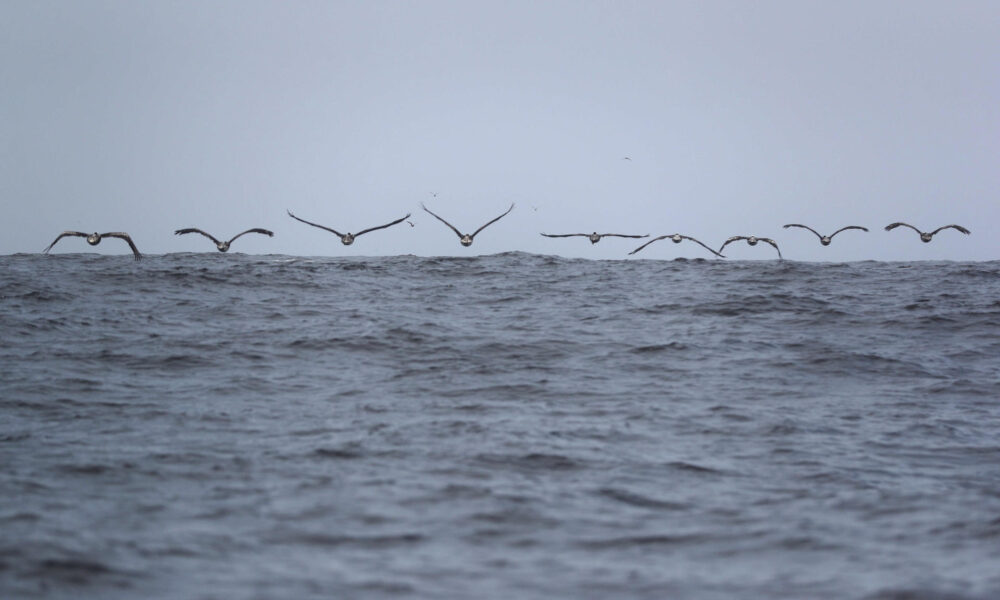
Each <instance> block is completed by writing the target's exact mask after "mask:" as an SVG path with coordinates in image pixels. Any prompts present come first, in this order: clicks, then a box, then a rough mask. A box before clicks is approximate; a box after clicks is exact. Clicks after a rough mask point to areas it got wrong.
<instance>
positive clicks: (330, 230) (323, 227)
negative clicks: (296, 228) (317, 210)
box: [285, 208, 344, 237]
mask: <svg viewBox="0 0 1000 600" xmlns="http://www.w3.org/2000/svg"><path fill="white" fill-rule="evenodd" d="M285 210H286V211H287V212H288V216H289V217H291V218H293V219H295V220H296V221H301V222H303V223H305V224H306V225H312V226H313V227H319V228H320V229H325V230H327V231H329V232H330V233H332V234H334V235H337V236H340V237H344V234H342V233H340V232H339V231H337V230H336V229H330V228H329V227H325V226H323V225H319V224H317V223H312V222H310V221H306V220H305V219H300V218H298V217H296V216H295V215H293V214H292V211H290V210H288V209H287V208H286V209H285Z"/></svg>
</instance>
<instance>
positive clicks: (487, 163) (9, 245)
mask: <svg viewBox="0 0 1000 600" xmlns="http://www.w3.org/2000/svg"><path fill="white" fill-rule="evenodd" d="M998 32H1000V2H996V1H994V0H990V1H983V2H946V1H938V2H919V1H900V2H875V1H869V0H865V1H861V2H809V1H799V0H796V1H792V2H694V1H691V2H665V1H649V2H610V1H605V2H582V1H579V0H573V1H547V2H537V1H528V2H510V1H504V2H468V1H456V2H436V1H419V2H412V1H407V2H375V1H363V2H334V1H319V2H277V1H275V2H248V1H244V0H240V1H233V2H213V1H200V0H199V1H192V2H184V1H172V2H167V1H162V2H133V1H131V0H129V1H119V2H97V1H82V2H73V1H66V0H60V1H58V2H45V1H40V0H26V1H19V0H5V1H3V2H0V81H2V88H0V202H2V203H3V215H4V217H3V220H4V222H5V225H6V226H5V227H4V235H3V236H2V237H0V253H2V254H8V253H15V252H38V251H40V250H42V249H43V248H44V247H45V246H46V245H48V243H49V242H51V241H52V239H54V238H55V236H56V235H57V234H58V233H60V232H61V231H63V230H67V229H73V230H81V231H87V232H89V231H95V230H96V231H102V232H103V231H119V230H124V231H128V232H130V233H131V234H132V237H133V239H134V240H135V242H136V244H137V245H138V246H139V249H140V250H142V251H143V252H145V253H150V254H157V253H166V252H179V251H209V250H212V251H214V248H213V247H212V246H211V244H210V242H208V240H205V239H204V238H201V237H193V236H184V237H177V236H174V235H173V230H174V229H178V228H182V227H200V228H202V229H205V230H207V231H209V232H210V233H213V234H215V235H216V236H217V237H225V238H228V237H230V236H232V235H234V234H236V233H238V232H240V231H243V230H244V229H247V228H250V227H266V228H269V229H272V230H273V231H274V232H275V237H274V238H266V237H263V236H249V235H248V236H245V237H243V238H240V239H239V240H237V241H236V242H235V243H234V244H233V250H232V251H243V252H248V253H284V254H300V255H322V256H340V255H389V254H407V253H412V254H417V255H467V254H479V253H484V254H485V253H495V252H503V251H508V250H523V251H528V252H536V253H548V254H560V255H563V256H578V257H593V258H622V257H624V256H625V254H626V253H627V252H628V251H629V250H631V249H633V248H635V247H636V246H637V245H639V243H641V242H637V241H635V240H623V239H614V238H611V239H605V240H603V241H602V242H600V243H599V244H597V245H596V246H591V244H590V243H589V242H588V241H586V240H585V239H582V238H570V239H548V238H543V237H541V236H540V235H539V233H540V232H543V231H544V232H547V233H576V232H590V231H593V230H597V231H599V232H615V233H639V234H645V233H649V234H652V235H654V236H655V235H660V234H665V233H674V232H679V233H682V234H687V235H691V236H694V237H697V238H699V239H702V240H703V241H704V242H706V243H707V244H708V245H710V246H713V247H716V248H717V247H718V246H719V245H721V243H722V242H723V241H724V240H725V239H726V238H727V237H728V236H731V235H738V234H755V235H758V236H771V237H774V238H775V239H776V240H777V241H778V242H779V244H780V245H781V247H782V251H783V253H784V254H785V257H786V258H792V259H802V260H863V259H879V260H911V259H955V260H992V259H1000V243H998V241H997V238H996V237H994V235H993V233H994V227H995V225H996V224H997V223H1000V193H998V192H1000V34H998ZM625 157H629V159H630V160H625ZM432 194H436V196H433V195H432ZM420 202H425V203H426V204H427V206H428V207H429V208H430V209H431V210H434V211H435V212H436V213H438V214H440V215H441V216H443V217H444V218H446V219H448V220H449V221H451V222H452V223H453V224H454V225H455V226H457V227H458V228H460V229H462V230H463V231H472V230H475V229H476V228H478V227H479V226H480V225H482V224H483V223H485V222H486V221H488V220H490V219H492V218H493V217H495V216H497V215H499V214H500V213H502V212H503V211H504V210H506V208H507V207H508V206H509V204H510V203H511V202H515V203H516V204H517V207H516V208H515V209H514V211H513V212H512V213H511V214H510V215H508V216H507V217H506V218H504V219H502V220H500V221H499V222H497V223H496V224H494V225H492V226H491V227H489V228H488V229H486V230H484V231H483V232H482V233H481V234H480V235H479V236H478V237H477V238H476V241H475V243H474V244H473V246H472V247H471V248H463V247H462V246H460V245H459V243H458V237H457V236H456V235H455V234H454V233H453V232H451V231H450V230H449V229H447V228H446V227H445V226H444V225H442V224H441V223H439V222H438V221H436V220H435V219H433V218H432V217H431V216H430V215H428V214H427V213H425V212H423V211H422V210H421V209H420ZM286 209H290V210H292V212H294V213H295V214H296V215H298V216H300V217H302V218H304V219H308V220H310V221H314V222H319V223H323V224H325V225H328V226H330V227H333V228H334V229H338V230H347V231H352V232H356V231H358V230H361V229H364V228H367V227H371V226H373V225H378V224H382V223H386V222H389V221H392V220H394V219H397V218H399V217H402V216H403V215H404V214H406V213H408V212H409V213H412V217H411V220H412V222H413V223H414V224H415V227H410V226H409V225H407V224H405V223H404V224H402V225H400V226H396V227H394V228H391V229H386V230H382V231H377V232H373V233H369V234H366V235H364V236H362V237H359V238H358V240H357V241H356V242H355V244H354V245H353V246H350V247H345V246H342V245H341V244H340V241H339V239H337V238H336V237H334V236H333V235H332V234H329V233H326V232H324V231H322V230H319V229H315V228H312V227H308V226H306V225H303V224H301V223H298V222H297V221H294V220H292V219H290V218H289V217H288V216H287V215H286V213H285V211H286ZM897 220H903V221H907V222H910V223H912V224H914V225H916V226H918V227H920V228H922V229H925V230H926V229H934V228H936V227H938V226H940V225H945V224H949V223H959V224H962V225H965V226H966V227H968V228H970V229H971V230H972V235H971V236H965V235H962V234H960V233H957V232H956V231H954V230H948V231H945V232H942V233H941V234H939V235H938V236H937V237H936V238H935V239H934V241H933V243H931V244H922V243H920V241H919V238H918V237H917V235H916V234H915V233H914V232H912V231H909V230H902V229H900V230H895V231H892V232H885V231H883V230H882V227H883V226H885V225H886V224H888V223H891V222H893V221H897ZM785 223H805V224H808V225H812V226H813V227H814V228H816V229H818V230H821V231H822V232H824V233H828V232H831V231H833V230H835V229H838V228H840V227H842V226H844V225H852V224H857V225H864V226H867V227H869V228H870V229H871V232H870V233H867V234H866V233H863V232H856V231H848V232H844V233H842V234H840V235H839V236H838V237H837V238H835V239H834V242H833V244H832V245H831V246H829V247H826V248H824V247H821V246H820V245H819V243H818V241H817V240H816V238H815V237H814V236H813V235H812V234H810V233H809V232H807V231H804V230H784V229H782V227H781V226H782V225H783V224H785ZM91 250H92V249H91V248H90V247H89V246H87V245H86V244H85V243H84V241H83V240H79V239H64V240H62V241H61V242H60V243H59V245H58V246H56V248H55V250H54V252H78V251H91ZM96 250H98V251H100V252H105V253H116V254H117V253H127V248H126V247H125V246H124V244H122V243H121V242H119V241H118V240H109V241H106V242H104V243H102V244H101V245H100V246H98V247H97V248H96ZM726 253H727V255H728V256H730V257H731V258H738V259H752V258H768V257H770V255H771V254H773V250H772V249H770V248H769V247H766V246H761V245H758V246H757V247H755V248H750V247H747V246H746V245H745V244H741V245H740V246H738V247H733V246H730V247H729V248H727V251H726ZM769 253H771V254H769ZM705 255H706V253H705V252H704V250H702V249H701V248H700V247H698V246H696V245H693V244H689V243H685V244H682V245H677V246H675V245H674V244H671V243H669V242H668V241H666V240H665V241H662V242H658V243H657V244H654V245H652V246H650V247H649V248H647V249H646V250H644V251H643V252H642V253H641V254H639V255H637V256H638V257H640V258H643V257H646V258H674V257H676V256H689V257H697V256H705Z"/></svg>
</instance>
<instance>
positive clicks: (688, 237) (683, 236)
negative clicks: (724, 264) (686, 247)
mask: <svg viewBox="0 0 1000 600" xmlns="http://www.w3.org/2000/svg"><path fill="white" fill-rule="evenodd" d="M681 237H682V238H683V239H685V240H691V241H692V242H694V243H696V244H698V245H699V246H701V247H702V248H704V249H705V250H708V251H709V252H711V253H712V254H714V255H716V256H718V257H719V258H726V257H725V256H723V255H721V254H719V253H718V252H716V251H715V250H712V249H711V248H709V247H708V246H706V245H705V244H702V243H701V242H699V241H698V240H696V239H694V238H693V237H691V236H688V235H682V236H681ZM726 243H727V244H728V243H729V242H726ZM723 246H725V244H723Z"/></svg>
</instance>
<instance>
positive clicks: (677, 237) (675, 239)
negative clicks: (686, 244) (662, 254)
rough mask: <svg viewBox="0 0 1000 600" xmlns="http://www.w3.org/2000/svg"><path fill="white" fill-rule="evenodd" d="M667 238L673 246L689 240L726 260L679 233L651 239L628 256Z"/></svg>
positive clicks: (703, 245)
mask: <svg viewBox="0 0 1000 600" xmlns="http://www.w3.org/2000/svg"><path fill="white" fill-rule="evenodd" d="M667 238H670V241H672V242H673V243H675V244H679V243H681V242H682V241H684V240H691V241H692V242H694V243H696V244H698V245H700V246H701V247H702V248H704V249H705V250H708V251H709V252H711V253H712V254H714V255H716V256H718V257H719V258H726V257H725V256H723V255H721V254H719V253H718V252H716V251H715V250H712V249H711V248H709V247H708V246H706V245H705V244H702V243H701V242H699V241H698V240H696V239H694V238H693V237H689V236H686V235H681V234H679V233H675V234H672V235H661V236H660V237H656V238H653V239H651V240H649V241H648V242H646V243H645V244H643V245H641V246H639V247H638V248H636V249H635V250H633V251H631V252H629V254H630V255H631V254H635V253H636V252H639V251H640V250H642V249H643V248H645V247H646V246H648V245H650V244H652V243H653V242H658V241H660V240H665V239H667ZM726 243H727V244H728V243H729V242H726ZM723 247H725V244H723Z"/></svg>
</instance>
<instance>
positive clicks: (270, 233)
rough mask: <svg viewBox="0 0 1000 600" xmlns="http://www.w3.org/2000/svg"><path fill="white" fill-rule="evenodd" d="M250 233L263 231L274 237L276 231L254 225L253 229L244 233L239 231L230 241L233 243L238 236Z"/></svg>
mask: <svg viewBox="0 0 1000 600" xmlns="http://www.w3.org/2000/svg"><path fill="white" fill-rule="evenodd" d="M248 233H263V234H264V235H266V236H267V237H274V232H273V231H268V230H267V229H261V228H259V227H254V228H253V229H247V230H246V231H244V232H243V233H237V234H236V235H234V236H233V237H232V239H231V240H229V243H230V244H232V243H233V242H235V241H236V238H238V237H240V236H241V235H246V234H248Z"/></svg>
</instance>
